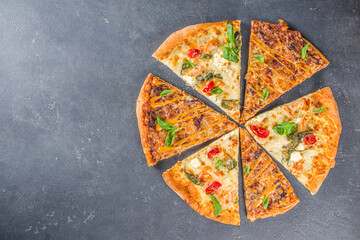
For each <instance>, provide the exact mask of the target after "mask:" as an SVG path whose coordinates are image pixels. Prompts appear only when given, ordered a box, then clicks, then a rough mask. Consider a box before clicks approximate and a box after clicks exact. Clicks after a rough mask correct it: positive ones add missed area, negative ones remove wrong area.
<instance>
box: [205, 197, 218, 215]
mask: <svg viewBox="0 0 360 240" xmlns="http://www.w3.org/2000/svg"><path fill="white" fill-rule="evenodd" d="M208 196H209V197H210V198H211V201H212V202H213V205H214V210H215V217H217V216H219V214H220V212H221V205H220V203H219V201H218V200H217V199H216V197H214V196H213V195H208Z"/></svg>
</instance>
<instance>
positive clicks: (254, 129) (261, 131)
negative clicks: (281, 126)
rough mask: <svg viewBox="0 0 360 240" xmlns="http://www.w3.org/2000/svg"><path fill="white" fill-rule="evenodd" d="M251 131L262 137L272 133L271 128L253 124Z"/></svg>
mask: <svg viewBox="0 0 360 240" xmlns="http://www.w3.org/2000/svg"><path fill="white" fill-rule="evenodd" d="M251 131H252V132H253V133H254V134H255V135H256V136H258V137H260V138H266V137H267V136H269V134H270V132H269V130H266V129H265V128H262V127H257V126H252V127H251Z"/></svg>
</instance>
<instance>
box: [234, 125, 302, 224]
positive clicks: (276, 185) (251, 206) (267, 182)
mask: <svg viewBox="0 0 360 240" xmlns="http://www.w3.org/2000/svg"><path fill="white" fill-rule="evenodd" d="M240 142H241V159H242V167H243V177H244V197H245V205H246V211H247V215H248V218H249V220H250V221H252V222H253V221H255V220H256V219H257V218H267V217H270V216H276V215H278V214H282V213H285V212H286V211H288V210H290V209H291V208H293V207H294V206H295V205H296V204H298V203H299V202H300V201H299V199H298V198H297V196H296V194H295V192H294V189H293V188H292V187H291V185H290V183H289V181H288V180H287V179H286V178H285V176H284V175H283V174H282V173H281V171H280V169H279V168H278V166H277V165H276V164H275V163H274V161H273V160H271V158H270V156H269V155H267V154H266V152H265V151H264V150H263V149H262V148H260V147H259V146H258V145H257V143H256V142H255V141H254V140H253V139H252V138H251V136H250V134H249V133H248V132H247V131H246V130H245V129H240Z"/></svg>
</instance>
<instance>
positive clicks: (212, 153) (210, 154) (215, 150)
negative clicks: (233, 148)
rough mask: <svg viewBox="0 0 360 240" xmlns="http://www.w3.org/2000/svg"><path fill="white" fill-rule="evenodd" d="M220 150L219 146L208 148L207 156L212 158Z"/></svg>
mask: <svg viewBox="0 0 360 240" xmlns="http://www.w3.org/2000/svg"><path fill="white" fill-rule="evenodd" d="M219 152H220V150H219V148H217V147H216V148H213V149H211V150H210V152H208V154H207V155H208V158H212V156H215V155H216V154H218V153H219Z"/></svg>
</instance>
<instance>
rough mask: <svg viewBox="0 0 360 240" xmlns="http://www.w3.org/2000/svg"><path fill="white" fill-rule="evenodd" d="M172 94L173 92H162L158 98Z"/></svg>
mask: <svg viewBox="0 0 360 240" xmlns="http://www.w3.org/2000/svg"><path fill="white" fill-rule="evenodd" d="M172 93H174V92H173V90H164V91H162V92H161V93H160V96H161V97H163V96H166V95H169V94H172Z"/></svg>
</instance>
